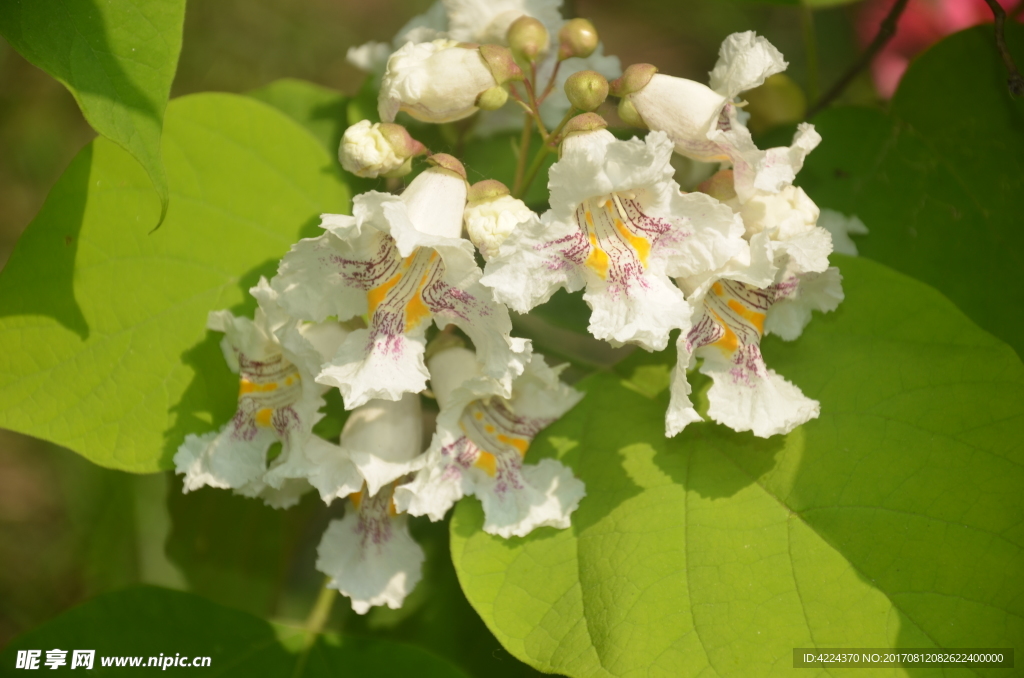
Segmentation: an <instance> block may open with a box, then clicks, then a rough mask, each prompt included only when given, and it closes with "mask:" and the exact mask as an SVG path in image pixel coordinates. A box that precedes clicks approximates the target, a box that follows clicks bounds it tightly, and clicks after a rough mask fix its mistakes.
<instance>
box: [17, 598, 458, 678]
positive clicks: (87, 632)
mask: <svg viewBox="0 0 1024 678" xmlns="http://www.w3.org/2000/svg"><path fill="white" fill-rule="evenodd" d="M307 638H308V632H307V631H305V630H304V629H302V628H297V627H293V626H286V625H282V624H270V623H269V622H266V621H264V620H262V619H258V618H256V617H253V616H250V615H248V614H246V613H244V612H239V611H237V610H232V609H230V608H226V607H221V606H220V605H217V604H215V603H211V602H209V601H207V600H204V599H203V598H200V597H198V596H194V595H191V594H188V593H180V592H177V591H168V590H166V589H159V588H154V587H148V586H140V587H135V588H130V589H126V590H124V591H118V592H116V593H108V594H106V595H104V596H100V597H98V598H95V599H93V600H90V601H89V602H87V603H85V604H83V605H81V606H79V607H76V608H74V609H72V610H69V611H68V612H65V613H64V614H62V615H60V616H59V617H57V618H56V619H53V620H51V621H49V622H47V623H46V624H44V625H43V626H42V627H40V628H38V629H36V630H34V631H30V632H29V633H26V634H25V635H23V636H21V637H19V638H18V639H16V640H15V641H14V642H13V643H11V644H10V645H8V646H7V647H6V648H5V649H4V651H3V652H0V673H3V674H4V675H7V672H8V671H11V675H18V674H20V673H21V672H20V671H16V670H14V669H15V667H16V666H17V661H18V653H19V652H23V651H26V650H28V651H31V650H38V651H40V654H38V655H37V658H38V659H37V666H36V668H39V669H43V670H47V669H50V668H51V667H49V666H46V665H45V662H46V660H47V657H48V651H49V650H63V651H64V652H65V654H64V656H63V660H64V662H65V663H64V664H63V665H58V666H54V667H52V668H53V669H58V670H76V669H84V670H88V669H85V667H84V666H78V667H72V661H73V657H74V650H93V651H94V652H95V656H94V657H93V663H92V671H91V672H90V673H89V674H88V675H125V674H126V670H127V671H129V672H130V671H131V668H129V667H132V666H136V667H150V668H148V671H147V670H146V669H145V668H136V669H135V671H134V672H135V673H140V672H141V673H151V672H154V671H160V670H163V671H166V670H167V669H168V668H171V667H173V669H177V670H180V669H181V668H186V669H191V668H198V669H199V672H206V673H209V675H216V676H244V677H246V678H248V677H250V676H282V677H287V676H294V677H295V678H300V677H302V676H309V677H313V676H325V677H326V676H339V675H363V676H374V677H377V676H380V677H381V678H406V677H407V676H411V675H416V676H429V677H431V678H465V676H466V674H464V673H462V672H461V671H459V670H458V669H456V668H455V667H454V666H452V665H450V664H448V663H446V662H445V661H443V660H441V659H439V658H437V657H435V656H433V655H431V654H430V653H428V652H425V651H423V650H420V649H417V648H414V647H411V646H408V645H403V644H400V643H395V642H391V641H386V640H370V639H361V638H350V637H338V636H335V635H333V634H324V635H320V636H317V637H316V639H315V640H314V641H313V643H312V646H311V648H310V650H309V651H308V653H307V654H306V657H305V658H304V659H302V660H301V661H302V662H303V663H302V668H299V666H298V664H299V662H300V656H301V655H302V653H303V648H304V647H305V646H306V645H307V644H308V641H307ZM23 656H24V655H23ZM151 657H152V658H154V659H155V660H158V661H157V662H156V664H155V667H159V668H155V667H154V665H151V664H150V663H149V662H150V658H151ZM164 658H167V659H173V660H175V662H178V663H170V662H167V663H166V665H164V664H165V662H164ZM182 659H184V660H185V661H187V662H188V663H184V664H182V663H181V661H182ZM196 659H199V664H196V665H194V666H193V665H192V662H194V661H195V660H196ZM206 659H208V660H209V661H208V663H207V662H206V661H205V660H206ZM136 660H137V661H138V663H135V661H136ZM19 668H24V667H19Z"/></svg>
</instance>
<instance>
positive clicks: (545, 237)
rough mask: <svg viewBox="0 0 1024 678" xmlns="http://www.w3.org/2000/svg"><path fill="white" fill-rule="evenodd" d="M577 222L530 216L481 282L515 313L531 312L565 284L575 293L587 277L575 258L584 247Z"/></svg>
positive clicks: (507, 242)
mask: <svg viewBox="0 0 1024 678" xmlns="http://www.w3.org/2000/svg"><path fill="white" fill-rule="evenodd" d="M578 232H579V229H578V227H577V226H576V225H575V224H570V223H565V222H560V221H552V220H551V219H550V218H548V219H545V220H544V221H541V220H540V219H531V220H529V221H527V222H526V223H524V224H520V225H519V227H518V228H516V230H515V231H513V232H512V233H511V234H510V235H509V237H508V238H507V239H506V240H505V242H504V243H502V245H501V247H500V248H499V250H498V255H497V256H496V257H493V258H492V259H491V260H490V261H488V262H487V265H486V266H485V267H484V277H483V278H481V279H480V282H481V284H483V285H486V286H487V287H489V288H491V289H492V290H494V296H495V298H497V300H498V301H499V302H500V303H502V304H505V305H507V306H508V307H509V308H511V309H512V310H513V311H515V312H516V313H528V312H529V311H530V310H531V309H533V308H534V307H535V306H538V305H540V304H543V303H544V302H545V301H547V300H548V299H550V298H551V295H553V294H554V293H555V292H557V291H558V290H559V289H560V288H562V287H564V288H565V289H567V290H569V291H570V292H575V291H577V290H579V289H581V288H582V287H583V285H584V284H585V280H584V277H583V272H582V270H581V269H580V267H579V266H578V265H577V264H575V263H574V261H573V252H574V251H575V249H576V248H578V247H580V246H581V243H579V242H578V237H577V234H578Z"/></svg>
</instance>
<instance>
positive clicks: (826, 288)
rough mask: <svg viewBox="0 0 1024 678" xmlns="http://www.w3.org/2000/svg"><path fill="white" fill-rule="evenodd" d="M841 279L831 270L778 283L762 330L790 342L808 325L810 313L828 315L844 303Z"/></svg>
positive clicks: (837, 270)
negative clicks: (815, 312)
mask: <svg viewBox="0 0 1024 678" xmlns="http://www.w3.org/2000/svg"><path fill="white" fill-rule="evenodd" d="M842 281H843V276H842V275H840V274H839V269H838V268H835V267H832V268H828V269H826V270H825V271H824V272H823V273H803V274H799V275H791V276H788V277H786V278H784V279H783V280H782V282H780V283H779V284H778V288H779V292H778V293H777V295H776V301H775V303H774V304H772V307H771V308H769V309H768V316H767V318H766V319H765V323H764V331H765V333H767V334H775V335H777V336H779V337H782V338H783V339H784V340H786V341H793V340H794V339H796V338H797V337H799V336H800V334H801V333H802V332H803V330H804V328H805V327H807V323H809V322H811V312H812V311H821V312H822V313H830V312H831V311H834V310H836V308H838V307H839V304H840V303H841V302H842V301H843V296H844V295H843V283H842Z"/></svg>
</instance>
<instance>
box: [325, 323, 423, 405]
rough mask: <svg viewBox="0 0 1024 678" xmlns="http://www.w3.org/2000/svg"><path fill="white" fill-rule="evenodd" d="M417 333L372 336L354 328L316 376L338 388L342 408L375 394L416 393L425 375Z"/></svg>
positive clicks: (395, 396) (396, 396)
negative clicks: (342, 404) (343, 405)
mask: <svg viewBox="0 0 1024 678" xmlns="http://www.w3.org/2000/svg"><path fill="white" fill-rule="evenodd" d="M419 334H420V336H416V337H410V336H406V335H402V334H397V335H378V336H376V337H373V336H371V334H370V331H369V330H356V331H355V332H353V333H352V334H350V335H349V336H348V338H346V339H345V343H343V344H342V345H341V348H340V349H338V353H337V354H336V355H335V356H334V358H333V359H332V360H331V362H330V363H329V364H327V365H326V366H324V368H323V370H322V371H321V372H320V375H319V376H317V378H316V380H317V382H319V383H321V384H327V385H328V386H334V387H336V388H337V389H338V390H339V391H341V396H342V398H343V399H344V400H345V409H346V410H354V409H355V408H357V407H359V406H360V405H365V404H366V403H367V402H369V401H370V400H374V399H377V398H382V399H385V400H398V399H399V398H401V397H402V394H404V393H419V392H420V391H422V390H423V389H424V388H425V387H426V385H427V377H428V376H429V375H428V374H427V368H426V366H425V365H424V364H423V352H424V351H425V350H426V343H425V341H424V340H423V337H422V332H420V333H419Z"/></svg>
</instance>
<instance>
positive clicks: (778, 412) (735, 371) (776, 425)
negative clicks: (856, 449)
mask: <svg viewBox="0 0 1024 678" xmlns="http://www.w3.org/2000/svg"><path fill="white" fill-rule="evenodd" d="M711 356H712V354H709V357H705V360H704V364H703V365H701V368H700V371H701V372H702V373H704V374H707V375H709V376H710V377H711V378H712V379H713V382H714V383H712V385H711V389H710V390H709V391H708V403H709V406H708V416H709V417H711V418H712V419H713V420H715V421H717V422H718V423H720V424H724V425H726V426H728V427H729V428H731V429H733V430H734V431H752V432H753V433H754V435H755V436H758V437H760V438H768V437H770V436H773V435H776V434H780V433H789V432H790V431H792V430H793V429H794V428H796V427H797V426H799V425H800V424H803V423H805V422H807V421H809V420H811V419H814V418H816V417H817V416H818V414H819V412H820V407H819V405H818V402H817V401H816V400H811V399H810V398H808V397H807V396H805V395H804V394H803V393H801V391H800V389H799V388H797V387H796V386H794V385H793V384H791V383H789V382H788V381H786V380H785V379H784V378H783V377H782V376H780V375H778V374H776V373H775V370H771V369H768V368H767V367H766V366H765V364H764V359H763V358H762V357H761V351H760V349H759V348H758V346H757V345H749V346H745V347H743V348H741V349H740V350H738V351H736V352H735V353H734V354H733V355H732V356H730V359H719V358H718V357H717V356H714V357H711Z"/></svg>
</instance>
